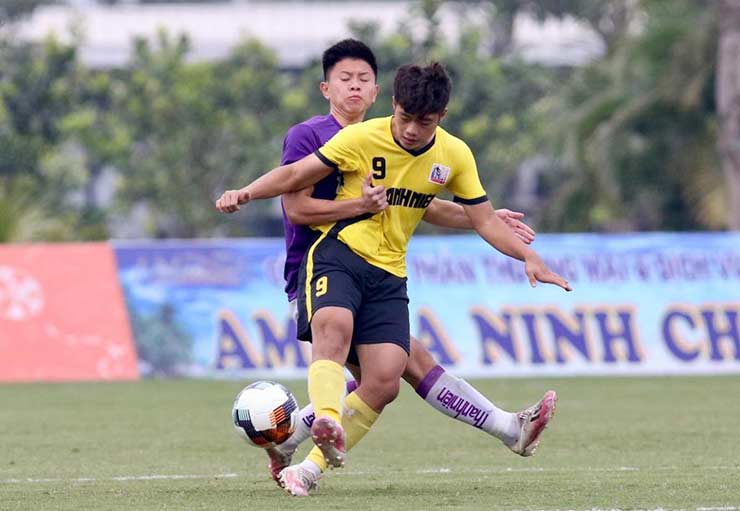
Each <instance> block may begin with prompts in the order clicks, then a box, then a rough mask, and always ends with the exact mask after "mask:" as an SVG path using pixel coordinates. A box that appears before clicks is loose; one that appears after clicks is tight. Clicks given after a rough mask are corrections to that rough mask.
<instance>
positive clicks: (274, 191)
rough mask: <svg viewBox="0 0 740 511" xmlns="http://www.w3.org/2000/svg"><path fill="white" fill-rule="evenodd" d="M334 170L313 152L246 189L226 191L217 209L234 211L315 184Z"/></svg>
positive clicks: (259, 179)
mask: <svg viewBox="0 0 740 511" xmlns="http://www.w3.org/2000/svg"><path fill="white" fill-rule="evenodd" d="M332 170H333V169H332V167H329V166H328V165H326V164H325V163H324V162H322V161H321V160H320V159H319V158H318V157H317V156H316V155H315V154H309V155H308V156H306V157H305V158H302V159H300V160H298V161H297V162H294V163H290V164H288V165H283V166H281V167H276V168H274V169H272V170H271V171H269V172H268V173H266V174H264V175H262V176H261V177H259V178H257V179H256V180H254V181H252V182H251V183H250V184H248V185H247V186H245V187H244V188H240V189H238V190H226V191H225V192H224V193H223V194H222V195H221V197H220V198H219V199H218V200H217V201H216V208H217V209H218V210H219V211H221V212H223V213H234V212H236V211H239V209H240V208H239V206H241V205H243V204H246V203H247V202H249V201H250V200H257V199H269V198H271V197H277V196H278V195H281V194H283V193H287V192H295V191H298V190H301V189H303V188H306V187H307V186H311V185H313V184H314V183H316V182H317V181H319V180H320V179H322V178H324V177H326V176H327V175H329V173H331V171H332Z"/></svg>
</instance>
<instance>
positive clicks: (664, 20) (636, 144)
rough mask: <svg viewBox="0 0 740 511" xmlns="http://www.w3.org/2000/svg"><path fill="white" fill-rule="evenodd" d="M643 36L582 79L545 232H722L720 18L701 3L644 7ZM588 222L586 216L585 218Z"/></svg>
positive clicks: (568, 108) (568, 92)
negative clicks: (717, 94) (716, 86)
mask: <svg viewBox="0 0 740 511" xmlns="http://www.w3.org/2000/svg"><path fill="white" fill-rule="evenodd" d="M642 6H643V8H644V9H645V11H644V12H645V17H646V22H645V25H644V27H643V29H642V30H641V31H640V32H639V33H638V34H636V35H635V36H632V37H630V38H627V39H625V40H624V41H623V42H622V43H621V44H620V45H619V47H618V48H616V49H615V51H614V52H613V53H612V54H610V55H608V56H607V57H606V58H604V59H603V60H601V61H598V62H595V63H593V64H592V65H588V66H585V67H584V68H582V69H580V70H578V71H577V72H576V73H575V75H574V77H573V79H572V80H571V81H570V83H569V85H568V87H567V88H566V89H565V93H564V95H563V98H564V102H563V103H562V105H561V107H560V115H559V116H558V117H556V119H559V120H558V121H557V122H558V124H559V125H561V126H569V129H566V130H562V132H563V133H564V134H565V136H564V142H565V144H564V147H565V156H566V162H568V163H569V165H570V167H569V168H570V170H569V171H567V172H565V173H564V175H560V176H557V177H556V180H557V182H558V184H557V185H556V186H555V191H554V193H553V196H552V200H551V204H550V207H549V208H548V211H549V213H550V215H549V217H548V219H547V223H546V228H551V229H552V228H555V229H566V230H591V229H597V230H604V229H607V230H613V229H617V230H624V229H647V230H653V229H664V230H676V229H691V228H700V227H704V228H706V227H710V228H717V227H719V226H721V225H723V223H724V221H725V218H723V217H718V212H720V211H721V210H722V209H723V205H722V204H723V202H722V200H721V198H718V197H719V195H718V193H717V192H718V190H720V189H721V186H722V184H721V181H720V180H719V179H718V177H719V176H718V173H717V171H716V168H717V165H716V155H715V153H714V151H713V150H712V146H713V142H712V141H713V140H714V137H715V134H716V132H715V122H714V105H713V100H712V81H713V76H714V59H713V58H711V56H712V55H714V52H715V47H716V36H715V30H714V28H713V27H714V26H715V18H714V13H713V12H712V11H711V10H709V11H708V10H707V9H705V6H704V3H703V2H700V1H698V0H681V1H673V2H667V1H664V0H647V1H645V2H643V4H642ZM583 212H586V214H585V215H584V214H583Z"/></svg>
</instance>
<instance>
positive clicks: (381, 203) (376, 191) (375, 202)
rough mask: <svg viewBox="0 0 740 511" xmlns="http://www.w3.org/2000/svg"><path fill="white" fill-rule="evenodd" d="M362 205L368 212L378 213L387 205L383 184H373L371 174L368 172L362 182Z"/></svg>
mask: <svg viewBox="0 0 740 511" xmlns="http://www.w3.org/2000/svg"><path fill="white" fill-rule="evenodd" d="M362 205H363V207H364V208H365V211H367V212H368V213H380V212H381V211H383V210H384V209H385V208H387V207H388V196H387V194H386V192H385V186H383V185H380V186H373V181H372V176H371V175H370V174H368V176H367V177H366V178H365V181H364V182H363V183H362Z"/></svg>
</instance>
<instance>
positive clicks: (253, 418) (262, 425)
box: [231, 381, 298, 449]
mask: <svg viewBox="0 0 740 511" xmlns="http://www.w3.org/2000/svg"><path fill="white" fill-rule="evenodd" d="M231 418H232V420H233V422H234V427H235V428H236V430H237V432H238V433H239V435H240V436H241V437H242V438H244V439H245V440H247V442H249V443H250V444H252V445H254V446H256V447H262V448H264V449H267V448H269V447H274V446H276V445H280V444H282V443H283V442H285V441H286V440H287V439H288V438H289V437H290V435H292V434H293V432H294V431H295V428H296V423H297V421H298V401H296V398H295V396H293V394H292V393H291V392H290V391H289V390H288V389H287V388H285V387H283V386H282V385H280V384H279V383H275V382H271V381H257V382H254V383H252V384H251V385H248V386H246V387H244V389H242V391H241V392H239V394H237V396H236V399H234V406H233V407H232V409H231Z"/></svg>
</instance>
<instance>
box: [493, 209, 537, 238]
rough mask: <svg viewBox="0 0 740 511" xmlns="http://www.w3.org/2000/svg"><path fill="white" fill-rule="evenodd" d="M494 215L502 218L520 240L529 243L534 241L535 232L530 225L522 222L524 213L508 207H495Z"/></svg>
mask: <svg viewBox="0 0 740 511" xmlns="http://www.w3.org/2000/svg"><path fill="white" fill-rule="evenodd" d="M496 216H498V217H499V218H500V219H501V220H503V221H504V222H505V223H506V225H508V226H509V227H510V228H511V230H512V231H514V234H516V236H517V238H519V239H520V240H522V241H523V242H524V243H526V244H527V245H529V244H530V243H532V242H533V241H534V237H535V232H534V229H532V228H531V227H530V226H528V225H527V224H525V223H524V222H522V218H524V213H520V212H518V211H512V210H510V209H497V210H496Z"/></svg>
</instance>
